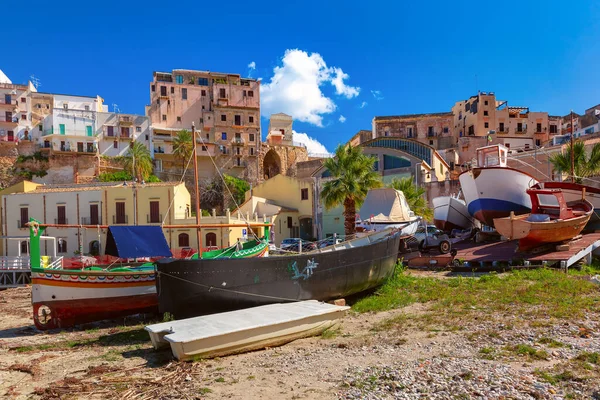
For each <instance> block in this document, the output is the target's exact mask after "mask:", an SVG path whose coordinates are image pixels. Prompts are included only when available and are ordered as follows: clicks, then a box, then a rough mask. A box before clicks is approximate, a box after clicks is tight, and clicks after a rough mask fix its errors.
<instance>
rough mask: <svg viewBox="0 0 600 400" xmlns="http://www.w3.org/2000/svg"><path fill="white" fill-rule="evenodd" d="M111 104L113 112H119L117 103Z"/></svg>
mask: <svg viewBox="0 0 600 400" xmlns="http://www.w3.org/2000/svg"><path fill="white" fill-rule="evenodd" d="M112 106H113V112H115V113H120V112H121V110H119V106H118V105H117V104H115V103H113V105H112Z"/></svg>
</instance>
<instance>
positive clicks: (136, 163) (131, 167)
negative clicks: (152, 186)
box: [124, 142, 153, 181]
mask: <svg viewBox="0 0 600 400" xmlns="http://www.w3.org/2000/svg"><path fill="white" fill-rule="evenodd" d="M124 167H125V171H127V173H129V174H131V176H135V177H136V178H137V179H138V181H142V180H147V179H148V177H149V176H150V174H152V167H153V165H152V157H150V150H148V148H147V147H146V146H144V145H143V144H142V143H140V142H131V144H130V145H129V150H127V155H126V156H125V163H124Z"/></svg>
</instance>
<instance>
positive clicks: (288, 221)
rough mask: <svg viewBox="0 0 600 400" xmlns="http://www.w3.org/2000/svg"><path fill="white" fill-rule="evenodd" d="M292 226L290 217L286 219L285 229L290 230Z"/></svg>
mask: <svg viewBox="0 0 600 400" xmlns="http://www.w3.org/2000/svg"><path fill="white" fill-rule="evenodd" d="M293 226H294V224H293V223H292V217H287V227H288V228H292V227H293Z"/></svg>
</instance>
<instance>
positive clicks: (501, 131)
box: [496, 127, 510, 135]
mask: <svg viewBox="0 0 600 400" xmlns="http://www.w3.org/2000/svg"><path fill="white" fill-rule="evenodd" d="M509 130H510V128H508V127H504V128H502V129H500V128H498V129H497V130H496V133H497V134H499V135H506V134H508V132H509Z"/></svg>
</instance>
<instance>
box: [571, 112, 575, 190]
mask: <svg viewBox="0 0 600 400" xmlns="http://www.w3.org/2000/svg"><path fill="white" fill-rule="evenodd" d="M574 133H575V126H574V125H573V110H571V182H575V151H574V149H573V134H574Z"/></svg>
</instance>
